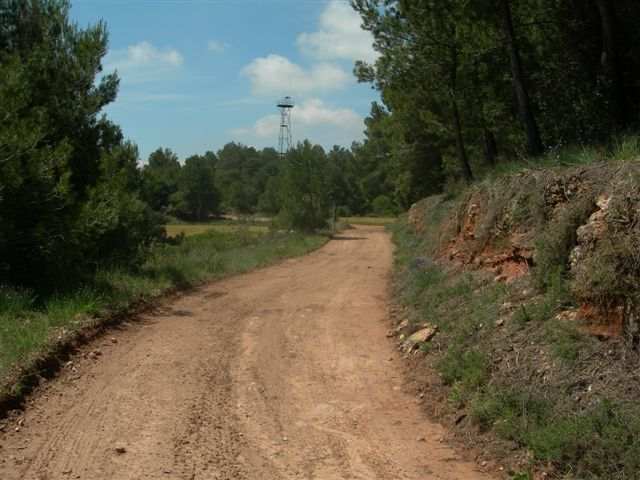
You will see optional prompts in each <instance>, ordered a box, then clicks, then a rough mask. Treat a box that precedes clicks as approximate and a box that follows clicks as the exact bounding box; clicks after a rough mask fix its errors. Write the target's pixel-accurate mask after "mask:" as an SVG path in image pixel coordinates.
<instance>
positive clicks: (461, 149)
mask: <svg viewBox="0 0 640 480" xmlns="http://www.w3.org/2000/svg"><path fill="white" fill-rule="evenodd" d="M454 28H455V27H454ZM455 37H456V35H455V30H454V32H453V34H452V38H455ZM449 54H450V55H451V67H450V70H449V87H450V93H449V95H450V97H451V109H452V111H453V126H454V128H455V130H456V149H457V150H458V160H460V165H461V166H462V175H463V176H464V179H465V180H466V181H467V182H471V181H472V180H473V172H472V171H471V165H469V157H468V156H467V148H466V147H465V144H464V136H463V135H462V121H461V120H460V110H459V109H458V99H457V95H456V92H457V90H458V47H457V46H456V45H453V46H452V47H451V50H450V52H449Z"/></svg>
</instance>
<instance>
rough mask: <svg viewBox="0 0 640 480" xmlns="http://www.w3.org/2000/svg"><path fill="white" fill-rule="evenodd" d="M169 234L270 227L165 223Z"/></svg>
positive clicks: (254, 229) (261, 230) (250, 229)
mask: <svg viewBox="0 0 640 480" xmlns="http://www.w3.org/2000/svg"><path fill="white" fill-rule="evenodd" d="M164 228H165V230H166V231H167V236H169V237H177V236H178V235H180V234H183V235H184V236H186V237H190V236H192V235H200V234H202V233H206V232H211V231H214V232H224V233H228V232H236V231H238V230H248V231H250V232H254V233H255V232H257V233H266V232H268V231H269V227H268V226H266V225H243V224H238V223H184V224H168V225H165V227H164Z"/></svg>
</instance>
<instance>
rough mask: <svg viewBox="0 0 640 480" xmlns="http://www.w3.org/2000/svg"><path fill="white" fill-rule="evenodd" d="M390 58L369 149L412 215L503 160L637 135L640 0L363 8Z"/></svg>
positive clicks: (453, 0) (378, 69) (376, 72)
mask: <svg viewBox="0 0 640 480" xmlns="http://www.w3.org/2000/svg"><path fill="white" fill-rule="evenodd" d="M352 4H353V6H354V8H355V9H356V10H357V11H358V12H359V13H360V14H361V16H362V19H363V25H364V28H365V29H367V30H369V31H371V33H372V34H373V37H374V39H375V44H374V47H375V49H376V50H377V51H378V52H379V55H380V56H379V58H378V59H377V60H376V62H375V64H373V65H368V64H365V63H362V62H358V63H356V68H355V73H356V75H357V76H358V78H359V80H360V81H362V82H371V83H372V84H373V86H374V87H375V88H377V89H378V90H379V91H380V92H381V96H382V102H383V104H384V106H382V105H377V104H376V105H374V106H373V109H372V111H371V115H370V117H369V119H368V121H367V138H366V140H365V142H364V144H363V145H362V146H361V148H362V149H364V150H366V151H367V155H368V156H369V157H376V156H378V157H385V158H387V159H388V161H387V162H385V163H384V164H383V165H381V167H382V170H383V171H384V175H385V176H386V178H388V179H389V181H390V183H392V184H393V192H394V201H395V202H396V203H397V204H398V205H400V206H402V207H407V206H409V205H410V204H411V203H412V202H413V201H415V200H417V199H419V198H421V197H423V196H425V195H426V194H429V193H434V192H438V191H440V190H442V188H443V186H444V185H445V183H446V182H447V181H456V180H457V179H460V181H462V180H465V181H469V180H471V179H473V178H474V176H478V174H479V173H481V172H483V171H486V170H487V169H491V168H493V167H494V166H495V164H496V163H497V162H500V161H501V159H502V158H511V159H512V158H517V157H524V156H528V157H537V156H539V155H541V154H542V153H543V152H545V151H547V150H549V149H554V148H559V147H562V146H563V145H566V144H594V143H602V144H606V143H607V142H608V141H609V140H610V139H611V138H612V136H613V135H615V134H617V133H618V132H623V131H626V130H629V129H634V128H637V123H638V119H639V113H638V106H639V101H640V30H638V28H637V25H636V24H637V22H638V19H640V2H638V1H637V0H526V1H525V0H496V1H488V0H473V1H468V0H353V1H352Z"/></svg>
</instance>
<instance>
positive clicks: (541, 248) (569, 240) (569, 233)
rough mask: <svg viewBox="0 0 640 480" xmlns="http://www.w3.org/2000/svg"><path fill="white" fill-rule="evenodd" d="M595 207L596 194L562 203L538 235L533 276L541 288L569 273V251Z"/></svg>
mask: <svg viewBox="0 0 640 480" xmlns="http://www.w3.org/2000/svg"><path fill="white" fill-rule="evenodd" d="M593 209H594V203H593V199H592V198H589V197H584V198H580V199H575V200H574V201H572V202H570V204H568V205H567V206H565V207H562V209H561V210H560V212H558V214H557V216H555V217H554V218H552V219H551V220H550V221H549V222H548V223H547V225H546V226H545V229H544V231H543V232H542V233H541V234H540V235H539V236H538V238H537V241H536V258H535V264H536V268H535V269H534V271H533V278H534V280H535V282H536V285H537V286H538V287H539V288H541V289H545V288H547V287H549V285H550V284H551V282H552V281H553V280H554V279H556V278H557V277H558V276H559V275H560V276H562V275H564V274H565V272H566V270H567V268H568V264H569V254H570V253H571V250H572V249H573V247H575V245H576V235H577V233H576V231H577V230H578V227H580V226H581V225H583V224H584V223H585V221H586V220H587V218H588V217H589V215H590V214H591V213H592V212H593Z"/></svg>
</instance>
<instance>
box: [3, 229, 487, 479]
mask: <svg viewBox="0 0 640 480" xmlns="http://www.w3.org/2000/svg"><path fill="white" fill-rule="evenodd" d="M391 262H392V248H391V244H390V241H389V238H388V235H387V234H386V233H384V231H383V230H381V229H379V228H374V227H364V228H358V229H356V230H351V231H349V232H347V233H346V234H344V235H342V236H341V237H339V238H338V239H336V240H333V241H331V242H330V243H329V244H327V245H326V246H325V247H323V248H322V249H320V250H318V251H316V252H314V253H312V254H310V255H308V256H306V257H303V258H298V259H293V260H288V261H286V262H283V263H282V264H280V265H277V266H274V267H270V268H266V269H263V270H260V271H256V272H253V273H249V274H245V275H240V276H237V277H234V278H230V279H228V280H224V281H221V282H217V283H214V284H211V285H208V286H206V287H203V288H200V289H198V290H197V291H195V292H193V293H190V294H188V295H185V296H184V297H182V298H180V299H178V300H176V301H173V302H171V303H170V304H167V305H165V306H164V307H162V308H160V309H158V311H156V312H154V313H152V314H147V315H145V316H143V317H142V318H141V319H140V321H137V322H135V323H132V324H129V325H125V326H124V327H123V328H121V329H119V330H117V331H114V333H113V334H112V337H113V339H111V338H108V337H105V338H103V339H100V340H98V341H96V342H95V343H94V344H92V345H90V346H87V350H86V352H85V353H88V352H91V351H96V350H98V351H99V355H98V357H97V360H96V359H95V355H91V356H88V358H81V357H80V358H78V359H76V360H74V362H73V364H70V365H68V366H67V367H66V368H65V370H64V372H63V373H62V375H61V376H60V377H59V378H58V379H56V380H55V381H53V382H51V383H49V384H48V385H46V386H44V387H43V388H41V389H40V391H39V392H37V394H36V395H35V396H34V397H33V398H32V400H31V401H30V402H29V406H28V408H27V410H26V412H25V415H24V423H23V424H22V425H21V426H19V427H18V429H19V431H15V428H14V426H12V427H11V428H10V429H7V432H4V433H0V478H2V479H3V480H5V479H6V480H17V479H23V478H24V479H28V480H31V479H37V480H53V479H72V478H76V479H90V480H101V479H105V480H106V479H114V480H133V479H152V478H153V479H156V478H167V479H181V480H182V479H194V480H195V479H287V480H288V479H320V480H334V479H336V480H337V479H363V480H364V479H367V480H370V479H388V480H414V479H415V480H417V479H420V480H422V479H462V478H464V479H483V480H484V479H488V478H489V477H488V476H486V475H485V474H483V473H481V472H479V471H478V469H477V466H476V465H474V464H472V463H467V462H464V461H462V460H461V459H460V457H459V456H458V455H457V454H456V452H454V451H453V450H452V449H451V448H450V447H448V446H447V445H445V444H442V443H440V442H439V441H438V440H439V439H440V438H441V437H443V435H444V432H443V430H442V427H440V426H438V425H436V424H433V423H432V422H429V421H428V420H427V419H426V418H425V417H424V416H423V414H422V413H421V411H420V409H419V406H418V405H417V404H416V403H415V399H414V398H412V397H411V396H410V395H408V394H407V393H405V392H403V389H402V386H403V378H402V371H401V367H400V360H399V357H398V355H397V354H396V353H395V352H394V350H393V348H392V345H391V344H390V342H389V340H388V339H387V338H386V336H385V333H386V330H387V327H388V325H387V323H386V302H387V296H386V295H387V287H388V277H389V273H390V268H391ZM420 437H423V438H424V439H426V441H418V440H417V438H420Z"/></svg>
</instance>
